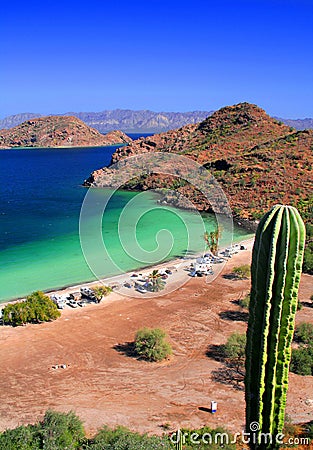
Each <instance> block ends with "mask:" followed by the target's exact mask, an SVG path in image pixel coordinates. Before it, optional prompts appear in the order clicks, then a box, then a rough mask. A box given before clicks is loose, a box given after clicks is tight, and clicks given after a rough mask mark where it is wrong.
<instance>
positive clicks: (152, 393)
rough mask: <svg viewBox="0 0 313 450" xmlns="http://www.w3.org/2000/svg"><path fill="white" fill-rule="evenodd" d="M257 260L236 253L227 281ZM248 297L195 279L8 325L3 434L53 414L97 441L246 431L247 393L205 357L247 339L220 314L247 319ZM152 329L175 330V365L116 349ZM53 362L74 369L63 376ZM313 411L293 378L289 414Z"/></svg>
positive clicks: (306, 290) (2, 340)
mask: <svg viewBox="0 0 313 450" xmlns="http://www.w3.org/2000/svg"><path fill="white" fill-rule="evenodd" d="M248 256H249V257H250V252H249V253H248V251H246V252H242V253H239V254H237V255H235V256H234V257H233V258H232V259H231V260H229V262H228V263H227V265H226V267H225V268H224V273H226V274H227V273H228V272H229V271H230V270H231V267H232V266H233V265H238V264H240V263H244V262H248ZM248 291H249V281H248V280H240V281H234V280H230V279H225V278H223V276H219V277H218V278H217V279H216V280H214V282H213V283H212V284H206V283H205V280H204V279H202V278H201V279H199V278H198V279H191V280H190V281H189V282H188V284H186V285H185V286H184V287H182V288H180V289H178V290H177V291H176V292H174V293H172V294H168V295H165V296H163V297H158V298H154V299H151V298H150V299H144V298H142V299H138V298H137V299H130V298H122V297H119V296H118V295H117V294H112V295H111V296H110V297H109V299H108V300H107V301H106V302H103V303H102V304H100V305H89V306H87V307H86V308H84V309H76V310H71V311H70V310H68V311H64V313H63V314H62V317H61V318H60V319H59V320H57V321H55V322H51V323H46V324H41V325H27V326H24V327H19V328H15V329H14V328H10V327H1V328H0V376H1V385H0V387H1V392H2V400H1V403H0V429H1V430H4V429H5V428H11V427H15V426H17V425H20V424H26V423H30V422H35V421H37V420H38V419H41V418H42V417H43V414H44V412H45V411H46V410H47V409H48V408H53V409H55V410H59V411H69V410H74V411H75V412H76V413H77V414H78V415H79V416H80V417H81V419H82V420H83V421H84V424H85V427H86V430H87V431H88V432H90V433H92V432H94V431H95V430H96V429H97V428H99V427H100V426H101V425H103V424H107V425H109V426H115V425H117V424H121V425H125V426H127V427H129V428H131V429H133V430H139V431H145V432H151V433H159V434H161V433H162V432H163V429H162V427H161V425H162V424H163V425H164V424H169V426H170V428H171V429H176V428H177V427H178V426H188V427H200V426H203V425H206V424H208V425H210V426H213V427H215V426H217V425H223V426H225V427H227V428H228V429H229V430H230V431H233V432H239V431H240V430H242V428H243V426H244V410H245V403H244V394H243V391H242V390H236V389H235V388H234V387H232V386H229V385H223V384H220V383H217V382H214V381H212V378H211V372H212V371H213V370H216V369H218V368H219V367H222V363H220V362H217V361H215V360H214V359H210V358H209V357H208V356H206V351H207V349H208V345H209V344H221V343H224V342H225V341H226V339H227V336H228V335H229V334H231V333H232V332H234V331H239V332H244V330H245V328H246V323H245V322H242V321H238V320H237V321H234V320H229V319H227V318H225V314H224V316H223V315H222V317H224V318H221V317H220V314H221V313H223V312H225V311H240V308H239V307H238V306H237V305H236V304H234V303H233V301H234V300H237V299H238V298H239V297H240V296H241V295H244V294H246V293H247V292H248ZM311 294H312V277H310V276H303V277H302V285H301V291H300V298H301V300H302V301H307V302H309V298H310V296H311ZM231 314H232V313H231ZM231 314H230V315H231ZM304 320H305V321H310V322H313V308H312V307H310V306H305V307H304V308H303V309H302V310H301V311H300V312H298V315H297V321H298V322H299V321H304ZM143 326H149V327H156V326H158V327H162V328H163V329H165V330H166V331H167V333H168V335H169V340H170V342H171V344H172V346H173V349H174V354H173V356H172V357H171V359H170V360H169V361H167V362H165V363H148V362H144V361H138V360H136V359H135V358H133V357H130V356H127V355H125V354H123V353H122V352H119V351H117V350H116V349H115V348H114V346H115V345H117V344H124V343H127V342H130V341H132V340H133V338H134V334H135V332H136V330H138V328H140V327H143ZM54 364H67V368H66V369H57V370H54V369H52V366H53V365H54ZM211 400H216V401H217V402H218V412H217V413H216V414H215V415H212V414H211V413H210V412H208V410H206V409H205V408H209V407H210V402H211ZM312 405H313V383H312V377H301V376H297V375H293V374H291V375H290V389H289V393H288V405H287V412H288V414H289V415H290V416H291V418H292V419H293V421H294V422H307V421H309V420H313V411H312V410H313V406H312ZM200 408H203V410H201V409H200Z"/></svg>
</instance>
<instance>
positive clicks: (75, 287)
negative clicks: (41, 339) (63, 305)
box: [0, 236, 254, 311]
mask: <svg viewBox="0 0 313 450" xmlns="http://www.w3.org/2000/svg"><path fill="white" fill-rule="evenodd" d="M239 242H240V243H242V244H244V245H246V246H247V248H248V250H250V247H251V249H252V245H253V242H254V236H253V237H250V238H248V239H242V240H240V241H239ZM233 244H234V242H233V243H232V244H231V245H233ZM224 250H225V248H221V249H219V251H218V254H220V253H221V252H223V251H224ZM202 254H203V252H201V253H195V254H193V255H186V256H182V257H181V258H175V259H170V260H168V261H164V262H160V263H159V264H154V265H151V266H144V267H140V268H137V269H132V270H130V271H128V272H124V273H122V274H119V275H112V276H109V277H105V278H101V279H97V280H91V281H85V282H84V281H83V282H79V283H77V284H70V285H65V286H62V287H58V288H51V289H38V290H41V291H42V292H44V293H45V294H46V295H48V296H51V295H53V294H57V295H64V294H65V295H68V294H74V295H75V294H76V295H77V294H79V295H80V289H81V288H82V287H89V288H92V287H93V286H96V285H98V284H104V285H107V286H110V287H112V288H113V286H114V287H115V288H113V292H112V293H116V294H119V295H121V296H123V297H138V298H148V297H155V296H156V295H155V294H159V293H153V292H147V294H149V295H146V294H145V296H144V297H143V294H141V293H139V292H136V291H135V290H134V289H131V290H130V289H128V288H124V287H123V284H124V283H125V282H127V281H129V279H131V275H132V274H133V273H137V274H140V273H142V272H147V271H148V272H149V273H150V272H152V271H153V270H157V269H158V270H160V269H165V268H171V269H173V273H172V275H170V276H169V278H168V279H167V283H166V286H165V288H164V289H163V290H162V291H161V293H162V295H163V294H168V293H170V292H172V291H173V290H175V289H176V288H175V287H174V288H173V289H172V286H173V285H177V284H181V285H183V284H185V283H186V282H187V281H188V279H190V277H189V276H188V275H187V274H186V271H185V269H186V267H187V266H190V264H191V263H192V262H193V261H194V260H195V259H196V258H199V257H201V256H202ZM227 260H228V258H225V262H224V263H221V264H218V265H213V270H214V269H216V272H218V273H217V274H214V275H213V276H212V277H211V280H210V281H208V282H211V281H213V279H215V278H216V277H217V276H218V275H219V273H220V272H221V270H222V268H223V267H224V266H225V265H226V263H227ZM179 268H180V269H181V271H180V273H178V269H179ZM217 269H218V270H217ZM181 272H182V273H181ZM173 275H174V276H173ZM175 275H176V276H175ZM209 277H210V276H209ZM209 277H207V278H209ZM174 278H175V280H174ZM182 278H186V280H184V281H183V282H182ZM116 284H117V286H116ZM116 287H117V289H116ZM30 294H31V293H29V294H28V295H30ZM137 294H138V295H137ZM111 295H112V294H111ZM26 297H27V296H24V297H18V298H14V299H11V300H4V301H3V302H0V310H1V309H2V308H3V307H5V306H6V305H8V304H10V303H18V302H21V301H25V300H26ZM105 298H107V297H105ZM102 301H103V300H102ZM67 309H68V308H67ZM69 309H70V310H71V309H73V308H70V307H69ZM61 311H64V310H61Z"/></svg>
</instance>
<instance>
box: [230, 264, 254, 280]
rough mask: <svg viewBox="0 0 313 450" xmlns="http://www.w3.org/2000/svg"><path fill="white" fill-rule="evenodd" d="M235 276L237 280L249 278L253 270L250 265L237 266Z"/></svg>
mask: <svg viewBox="0 0 313 450" xmlns="http://www.w3.org/2000/svg"><path fill="white" fill-rule="evenodd" d="M233 274H234V275H235V276H236V278H240V279H243V278H249V276H250V274H251V269H250V265H249V264H243V265H242V266H237V267H234V268H233Z"/></svg>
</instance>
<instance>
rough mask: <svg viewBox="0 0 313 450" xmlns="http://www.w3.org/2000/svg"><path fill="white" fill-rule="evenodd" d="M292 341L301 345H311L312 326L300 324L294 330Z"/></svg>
mask: <svg viewBox="0 0 313 450" xmlns="http://www.w3.org/2000/svg"><path fill="white" fill-rule="evenodd" d="M294 340H295V341H297V342H301V343H302V344H313V324H312V323H308V322H302V323H300V324H299V325H298V326H297V327H296V330H295V334H294Z"/></svg>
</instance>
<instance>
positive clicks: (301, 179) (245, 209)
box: [84, 103, 313, 228]
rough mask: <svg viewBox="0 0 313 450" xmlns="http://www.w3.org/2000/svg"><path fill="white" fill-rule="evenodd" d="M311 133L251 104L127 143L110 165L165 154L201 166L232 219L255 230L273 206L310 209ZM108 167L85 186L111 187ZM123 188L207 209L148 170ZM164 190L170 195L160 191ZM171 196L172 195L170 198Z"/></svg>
mask: <svg viewBox="0 0 313 450" xmlns="http://www.w3.org/2000/svg"><path fill="white" fill-rule="evenodd" d="M312 146H313V131H312V130H304V131H296V130H295V129H293V128H291V127H288V126H286V125H284V124H282V123H280V122H278V121H277V120H275V119H273V118H271V117H270V116H268V115H267V114H266V113H265V111H263V110H262V109H261V108H259V107H258V106H256V105H251V104H249V103H240V104H238V105H234V106H228V107H225V108H222V109H220V110H219V111H216V112H215V113H214V114H213V115H212V116H210V117H208V118H207V119H205V120H204V121H202V122H200V123H199V124H193V125H187V126H184V127H182V128H180V129H178V130H172V131H168V132H166V133H162V134H158V135H154V136H150V137H148V138H146V139H143V138H142V139H139V140H136V141H133V142H132V143H130V144H129V145H127V146H124V147H121V148H119V149H117V150H116V152H115V153H114V154H113V156H112V164H114V163H116V162H119V161H123V159H124V158H126V157H128V156H133V155H138V154H143V153H151V152H170V153H177V154H182V155H185V156H187V157H189V158H191V159H193V160H196V161H197V162H198V163H200V164H202V165H204V167H205V168H207V169H208V170H209V171H211V173H212V174H213V175H214V177H215V179H217V181H218V182H219V184H220V185H221V187H222V188H223V189H224V192H225V193H226V196H227V198H228V201H229V203H230V206H231V208H232V211H233V214H234V217H235V219H236V221H237V222H240V223H241V224H242V225H245V226H246V227H250V228H251V227H252V228H255V225H256V223H257V221H258V219H259V218H260V217H261V215H262V214H263V213H264V211H266V210H268V208H269V207H270V206H272V205H273V204H276V203H286V204H293V205H297V206H298V207H299V208H300V210H301V208H302V211H303V213H304V214H306V209H308V208H310V206H309V205H310V200H309V199H310V193H311V179H312V168H313V159H312ZM113 180H114V167H110V166H109V167H106V168H103V169H100V170H97V171H95V172H93V173H92V174H91V176H90V177H89V178H88V180H86V181H85V183H84V184H85V186H97V187H104V186H111V185H112V183H113ZM124 187H125V188H127V189H138V190H145V189H161V190H162V189H163V191H162V192H163V200H164V201H166V202H169V203H172V204H175V205H176V206H182V207H184V204H183V203H184V201H181V200H180V199H179V197H180V195H178V194H182V195H183V196H184V197H186V198H187V199H188V200H191V201H192V202H193V204H194V205H195V206H196V207H197V208H198V210H200V211H210V204H209V203H208V201H207V200H206V199H205V198H204V197H203V195H201V193H200V192H199V191H197V189H195V188H194V187H193V186H191V185H190V184H188V183H186V182H184V180H179V179H177V178H175V177H169V176H164V175H163V176H162V175H159V174H158V173H157V170H156V171H155V173H153V171H150V173H149V174H146V175H144V176H141V177H135V178H134V179H131V180H129V181H128V182H127V183H126V184H125V186H124ZM164 188H166V189H170V192H164ZM175 193H176V194H175Z"/></svg>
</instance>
